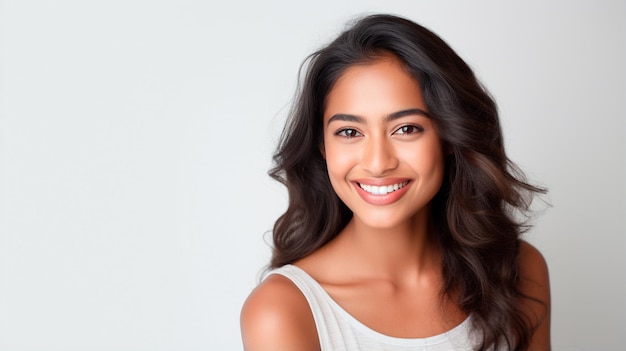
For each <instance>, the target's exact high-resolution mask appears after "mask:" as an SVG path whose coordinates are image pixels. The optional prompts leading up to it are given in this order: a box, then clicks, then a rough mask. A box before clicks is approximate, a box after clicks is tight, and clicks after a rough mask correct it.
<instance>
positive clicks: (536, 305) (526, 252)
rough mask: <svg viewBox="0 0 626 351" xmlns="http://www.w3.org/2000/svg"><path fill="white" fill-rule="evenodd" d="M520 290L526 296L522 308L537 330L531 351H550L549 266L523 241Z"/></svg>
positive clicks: (532, 340)
mask: <svg viewBox="0 0 626 351" xmlns="http://www.w3.org/2000/svg"><path fill="white" fill-rule="evenodd" d="M520 274H521V278H522V279H521V283H520V290H521V291H522V293H523V294H525V295H526V296H529V297H531V298H534V299H536V300H538V301H535V300H531V299H524V300H523V305H522V308H523V309H524V312H525V313H526V315H527V316H528V318H530V319H531V320H532V321H533V323H535V324H536V325H537V329H536V330H535V333H534V334H533V336H532V338H531V342H530V350H532V351H535V350H537V351H544V350H550V280H549V277H548V265H547V264H546V261H545V259H544V258H543V256H542V255H541V253H540V252H539V251H538V250H537V249H536V248H535V247H533V246H532V245H530V244H529V243H527V242H524V241H522V245H521V247H520Z"/></svg>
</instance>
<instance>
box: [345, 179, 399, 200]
mask: <svg viewBox="0 0 626 351" xmlns="http://www.w3.org/2000/svg"><path fill="white" fill-rule="evenodd" d="M353 184H354V185H355V188H356V191H357V193H358V194H359V196H361V198H362V199H363V200H364V201H365V202H367V203H369V204H371V205H376V206H385V205H391V204H393V203H394V202H396V201H398V200H400V199H401V198H402V196H404V194H405V193H406V192H407V190H408V189H409V188H410V185H411V180H410V179H406V178H404V179H373V180H372V179H367V180H366V179H363V180H361V179H359V180H356V181H354V182H353Z"/></svg>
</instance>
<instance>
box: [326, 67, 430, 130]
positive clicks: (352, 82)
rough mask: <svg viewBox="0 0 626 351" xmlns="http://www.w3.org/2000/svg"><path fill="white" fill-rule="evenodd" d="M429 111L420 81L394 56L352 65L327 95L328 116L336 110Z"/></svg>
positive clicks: (367, 113)
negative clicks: (411, 109)
mask: <svg viewBox="0 0 626 351" xmlns="http://www.w3.org/2000/svg"><path fill="white" fill-rule="evenodd" d="M409 108H419V109H423V110H426V106H425V104H424V101H423V98H422V92H421V88H420V85H419V83H418V82H417V81H416V80H415V79H414V78H413V77H412V76H411V75H410V74H409V73H408V72H407V70H406V68H405V67H404V65H403V64H402V63H400V62H399V60H397V59H396V58H394V57H384V58H381V59H377V60H375V61H372V62H368V63H366V64H356V65H352V66H350V67H348V68H347V69H346V70H345V71H344V72H343V73H342V74H341V76H340V77H339V79H337V81H336V82H335V84H334V85H333V87H332V89H331V90H330V92H329V93H328V96H327V98H326V106H325V111H324V119H325V120H327V119H328V118H329V117H330V116H331V115H333V114H335V113H353V114H358V115H365V116H367V115H372V114H385V115H386V114H389V113H393V112H396V111H399V110H403V109H409Z"/></svg>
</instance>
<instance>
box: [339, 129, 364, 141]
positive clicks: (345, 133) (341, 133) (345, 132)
mask: <svg viewBox="0 0 626 351" xmlns="http://www.w3.org/2000/svg"><path fill="white" fill-rule="evenodd" d="M348 132H350V134H352V135H350V134H348ZM356 134H358V135H356ZM335 135H338V136H341V137H344V138H346V139H352V138H356V137H358V136H362V135H363V134H361V132H359V131H358V130H356V129H354V128H343V129H340V130H338V131H337V132H336V133H335Z"/></svg>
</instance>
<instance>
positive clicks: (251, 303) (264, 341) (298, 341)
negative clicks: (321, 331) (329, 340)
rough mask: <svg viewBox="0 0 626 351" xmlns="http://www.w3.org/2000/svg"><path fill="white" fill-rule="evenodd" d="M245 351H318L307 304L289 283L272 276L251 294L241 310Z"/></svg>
mask: <svg viewBox="0 0 626 351" xmlns="http://www.w3.org/2000/svg"><path fill="white" fill-rule="evenodd" d="M241 335H242V338H243V344H244V349H245V350H246V351H264V350H305V351H306V350H319V349H320V346H319V340H318V337H317V329H316V327H315V321H314V320H313V315H312V313H311V309H310V307H309V304H308V302H307V300H306V298H305V297H304V295H302V293H301V292H300V290H299V289H298V287H296V286H295V285H294V284H293V283H292V282H291V280H289V279H288V278H286V277H284V276H282V275H278V274H273V275H270V276H269V277H267V278H266V279H265V280H264V281H263V282H262V283H261V284H259V286H258V287H257V288H256V289H254V290H253V291H252V293H251V294H250V296H249V297H248V298H247V300H246V302H245V303H244V305H243V308H242V310H241Z"/></svg>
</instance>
